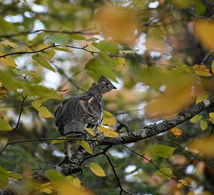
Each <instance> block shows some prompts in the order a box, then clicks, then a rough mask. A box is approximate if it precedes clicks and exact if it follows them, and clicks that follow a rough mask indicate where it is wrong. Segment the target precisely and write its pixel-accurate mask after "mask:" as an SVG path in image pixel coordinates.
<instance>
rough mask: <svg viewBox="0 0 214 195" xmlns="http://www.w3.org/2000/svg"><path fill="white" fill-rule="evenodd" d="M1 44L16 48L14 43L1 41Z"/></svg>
mask: <svg viewBox="0 0 214 195" xmlns="http://www.w3.org/2000/svg"><path fill="white" fill-rule="evenodd" d="M0 43H1V44H4V45H9V46H11V47H14V48H15V47H18V45H16V44H15V43H13V42H9V41H2V42H0Z"/></svg>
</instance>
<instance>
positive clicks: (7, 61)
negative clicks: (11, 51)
mask: <svg viewBox="0 0 214 195" xmlns="http://www.w3.org/2000/svg"><path fill="white" fill-rule="evenodd" d="M3 55H4V54H3V53H1V52H0V62H1V64H2V65H3V66H5V67H16V66H17V65H16V63H15V62H14V60H13V58H12V57H11V56H6V57H1V56H3Z"/></svg>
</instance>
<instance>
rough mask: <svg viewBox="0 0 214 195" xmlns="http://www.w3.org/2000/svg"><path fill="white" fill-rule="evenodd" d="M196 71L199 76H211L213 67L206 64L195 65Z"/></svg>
mask: <svg viewBox="0 0 214 195" xmlns="http://www.w3.org/2000/svg"><path fill="white" fill-rule="evenodd" d="M194 70H195V73H196V74H197V75H199V76H204V77H209V76H212V74H213V73H212V71H211V69H210V68H209V67H208V66H206V65H197V64H196V65H194Z"/></svg>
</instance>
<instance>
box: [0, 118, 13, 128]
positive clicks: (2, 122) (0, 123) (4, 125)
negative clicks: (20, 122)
mask: <svg viewBox="0 0 214 195" xmlns="http://www.w3.org/2000/svg"><path fill="white" fill-rule="evenodd" d="M0 130H2V131H12V130H13V128H12V127H11V126H10V124H9V123H8V122H7V121H5V120H4V119H2V118H0Z"/></svg>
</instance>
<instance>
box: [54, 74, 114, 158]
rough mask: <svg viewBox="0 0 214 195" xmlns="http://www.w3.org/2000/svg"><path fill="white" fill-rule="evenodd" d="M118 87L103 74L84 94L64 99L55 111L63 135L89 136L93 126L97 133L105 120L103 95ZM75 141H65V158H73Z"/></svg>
mask: <svg viewBox="0 0 214 195" xmlns="http://www.w3.org/2000/svg"><path fill="white" fill-rule="evenodd" d="M113 89H117V88H116V87H115V86H114V85H113V84H112V83H111V82H110V81H109V80H108V79H107V78H106V77H104V76H103V75H101V77H100V78H99V80H98V82H97V84H96V83H93V84H92V86H91V87H90V89H89V90H88V91H87V92H85V93H82V94H79V95H75V96H72V97H69V98H67V99H64V100H63V101H62V102H61V104H60V106H59V107H58V108H57V109H56V111H55V125H56V127H57V129H58V131H59V133H60V134H61V135H62V136H74V137H76V138H87V136H88V134H89V133H88V132H87V131H86V130H85V129H84V127H86V128H91V129H93V131H94V132H95V133H97V126H99V125H101V124H102V121H103V107H104V105H103V95H104V94H105V93H107V92H109V91H111V90H113ZM74 143H75V141H73V140H72V141H68V142H65V143H64V154H65V158H68V159H70V158H71V151H70V148H71V146H72V145H73V144H74Z"/></svg>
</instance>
